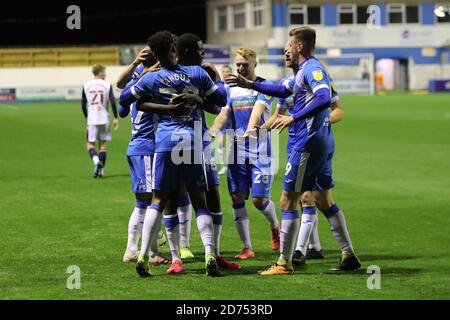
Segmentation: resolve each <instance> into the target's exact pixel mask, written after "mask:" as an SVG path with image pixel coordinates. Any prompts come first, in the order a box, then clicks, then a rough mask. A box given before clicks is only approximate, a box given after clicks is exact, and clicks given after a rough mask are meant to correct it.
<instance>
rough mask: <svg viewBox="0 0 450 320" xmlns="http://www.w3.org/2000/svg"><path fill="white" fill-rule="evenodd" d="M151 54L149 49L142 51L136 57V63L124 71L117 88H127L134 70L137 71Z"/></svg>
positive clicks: (118, 80)
mask: <svg viewBox="0 0 450 320" xmlns="http://www.w3.org/2000/svg"><path fill="white" fill-rule="evenodd" d="M149 52H150V49H149V48H144V49H142V50H141V51H140V52H139V53H138V55H137V56H136V59H134V61H133V62H132V63H131V64H130V65H128V66H127V67H126V68H125V70H123V71H122V73H121V74H120V75H119V78H118V79H117V82H116V85H117V88H119V89H123V88H125V86H126V84H127V82H129V81H130V80H131V78H132V76H133V72H134V70H136V68H137V67H138V66H139V65H140V64H141V63H142V62H144V61H145V58H146V57H147V56H148V54H149Z"/></svg>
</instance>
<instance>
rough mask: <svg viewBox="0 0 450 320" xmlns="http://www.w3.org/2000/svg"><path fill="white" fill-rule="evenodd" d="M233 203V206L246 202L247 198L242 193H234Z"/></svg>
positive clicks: (232, 196) (232, 195)
mask: <svg viewBox="0 0 450 320" xmlns="http://www.w3.org/2000/svg"><path fill="white" fill-rule="evenodd" d="M231 201H232V202H233V204H237V203H242V202H245V196H244V195H243V194H242V193H240V192H237V193H232V194H231Z"/></svg>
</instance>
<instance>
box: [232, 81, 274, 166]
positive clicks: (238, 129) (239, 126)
mask: <svg viewBox="0 0 450 320" xmlns="http://www.w3.org/2000/svg"><path fill="white" fill-rule="evenodd" d="M255 81H261V82H262V83H268V84H270V83H271V82H270V81H268V80H265V79H262V78H257V79H256V80H255ZM227 94H228V104H227V107H228V108H230V111H231V119H230V120H231V127H232V129H234V130H235V135H236V137H240V136H242V135H243V134H244V133H245V131H246V130H247V127H248V122H249V120H250V116H251V114H252V111H253V107H254V105H255V103H257V102H258V103H262V104H263V105H264V106H265V107H266V108H265V110H264V112H263V114H262V116H261V119H260V121H259V125H262V124H264V122H266V121H267V120H268V119H269V118H270V115H271V109H272V101H273V97H271V96H267V95H264V94H263V93H259V92H258V91H255V90H252V89H247V88H240V87H229V88H227ZM235 144H237V150H236V152H241V155H245V159H249V158H250V157H259V156H260V155H267V156H271V148H270V134H269V133H268V132H266V135H265V137H263V138H261V139H258V140H254V139H246V140H245V141H240V142H235Z"/></svg>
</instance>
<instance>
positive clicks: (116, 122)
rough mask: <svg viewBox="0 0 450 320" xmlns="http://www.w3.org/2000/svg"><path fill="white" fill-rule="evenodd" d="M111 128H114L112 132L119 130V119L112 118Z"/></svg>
mask: <svg viewBox="0 0 450 320" xmlns="http://www.w3.org/2000/svg"><path fill="white" fill-rule="evenodd" d="M113 127H114V130H117V129H119V119H117V118H114V121H113Z"/></svg>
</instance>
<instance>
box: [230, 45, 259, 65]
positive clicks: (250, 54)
mask: <svg viewBox="0 0 450 320" xmlns="http://www.w3.org/2000/svg"><path fill="white" fill-rule="evenodd" d="M234 56H235V57H237V56H242V57H244V58H245V59H247V60H249V59H250V58H252V59H253V60H254V61H255V66H256V52H255V51H254V50H253V49H250V48H239V49H237V50H236V52H235V54H234Z"/></svg>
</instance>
